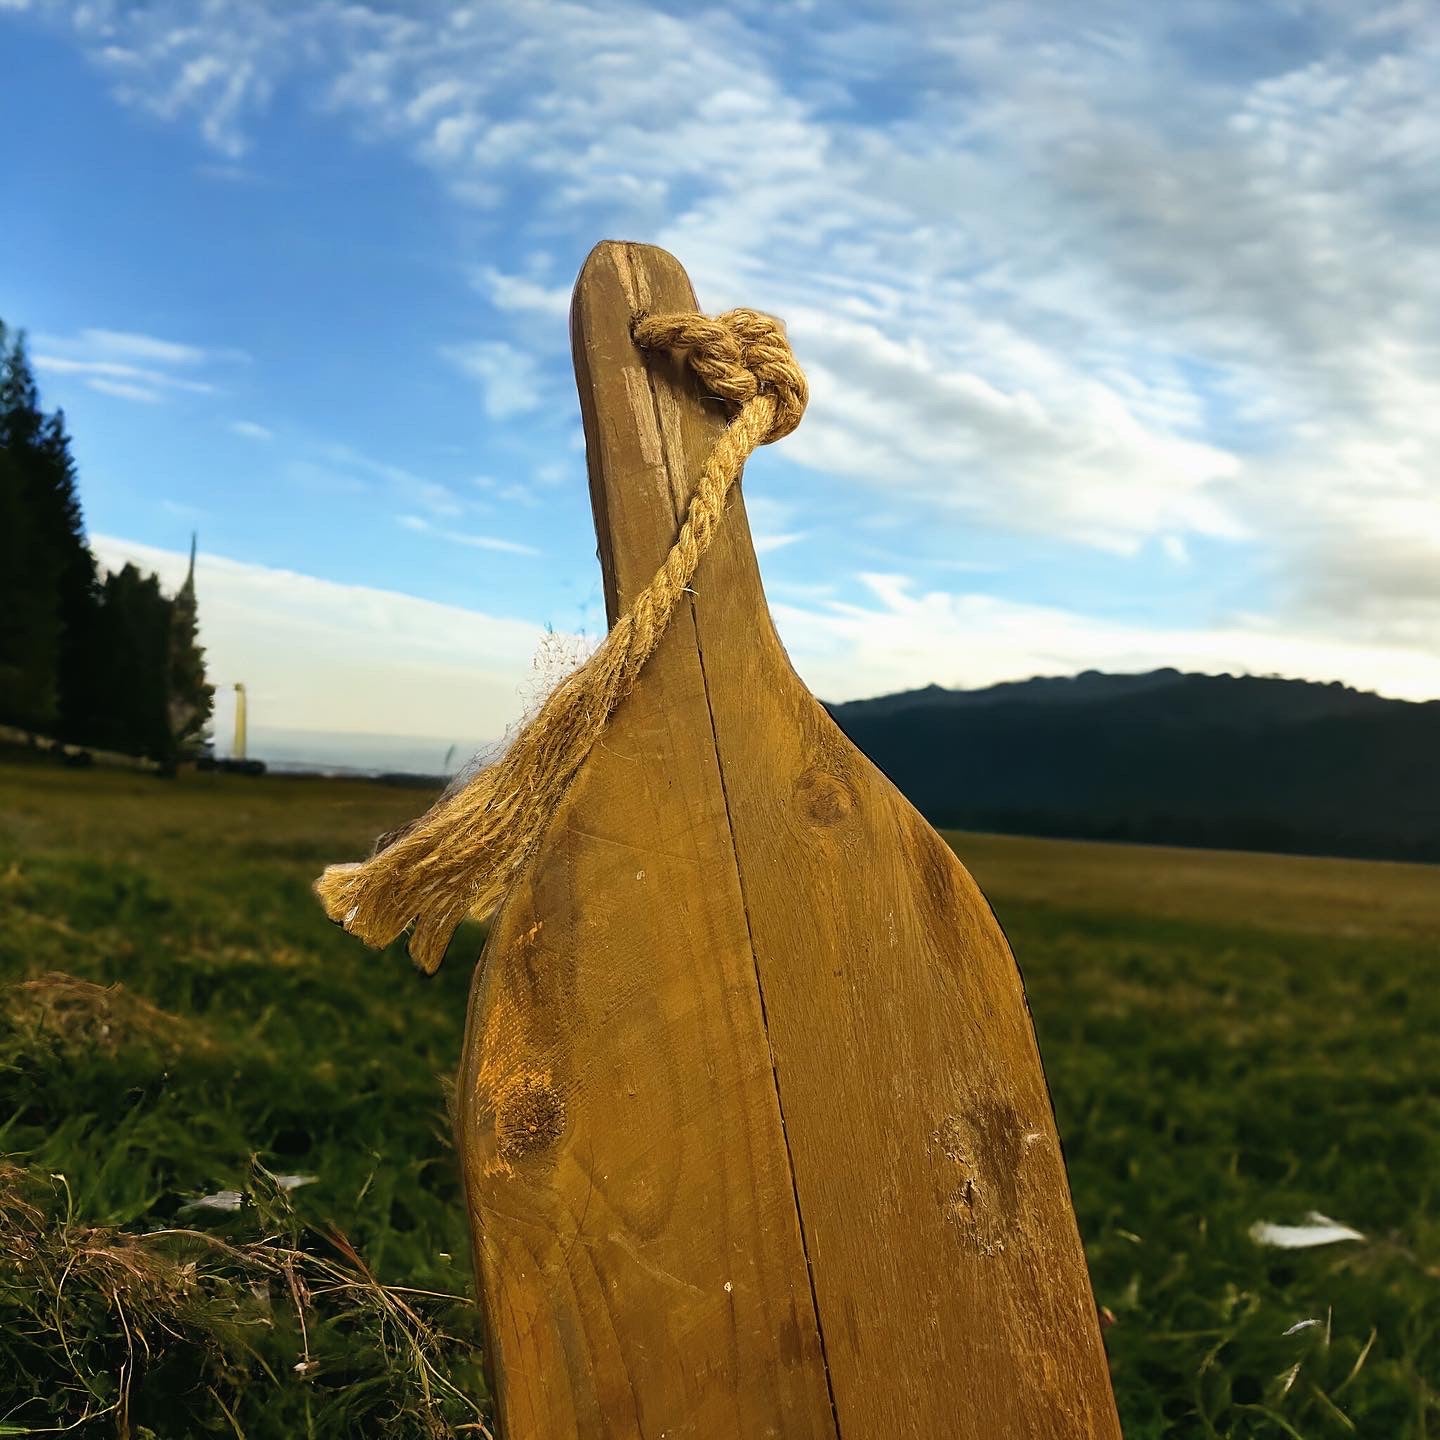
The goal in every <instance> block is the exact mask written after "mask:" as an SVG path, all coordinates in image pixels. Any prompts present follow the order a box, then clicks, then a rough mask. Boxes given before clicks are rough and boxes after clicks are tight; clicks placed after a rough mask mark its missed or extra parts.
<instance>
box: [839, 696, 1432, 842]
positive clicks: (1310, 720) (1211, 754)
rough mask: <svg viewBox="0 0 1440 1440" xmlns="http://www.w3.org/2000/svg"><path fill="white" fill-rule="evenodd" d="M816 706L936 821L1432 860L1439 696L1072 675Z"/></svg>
mask: <svg viewBox="0 0 1440 1440" xmlns="http://www.w3.org/2000/svg"><path fill="white" fill-rule="evenodd" d="M829 709H830V712H831V714H832V715H834V717H835V719H836V721H837V722H838V723H839V725H840V727H841V728H842V729H843V730H844V731H845V733H846V734H847V735H849V736H850V738H851V739H852V740H854V742H855V743H856V744H857V745H858V746H859V747H860V748H861V749H862V750H864V751H865V753H866V754H867V755H869V756H870V757H871V759H873V760H874V761H875V763H876V764H877V765H879V766H880V768H881V769H882V770H884V771H885V773H886V774H887V775H889V776H890V778H891V779H892V780H893V781H894V782H895V784H896V785H898V786H899V787H900V789H901V790H903V791H904V792H905V794H906V795H907V796H908V797H909V798H910V800H911V802H912V803H913V804H914V805H915V806H916V807H917V808H918V809H919V810H920V811H921V812H922V813H924V814H925V816H926V817H927V818H928V819H930V820H931V821H932V822H933V823H934V824H937V825H942V826H947V825H948V826H956V827H961V828H968V829H977V830H998V831H1008V832H1013V833H1017V834H1031V835H1063V836H1082V837H1091V838H1097V839H1113V840H1137V841H1147V842H1151V843H1157V844H1172V845H1207V846H1215V847H1219V848H1226V849H1247V850H1281V851H1294V852H1297V853H1303V854H1322V855H1355V856H1373V857H1388V858H1393V859H1406V860H1432V861H1433V860H1440V701H1430V702H1427V703H1424V704H1416V703H1412V702H1409V701H1403V700H1387V699H1385V698H1383V697H1382V696H1379V695H1372V694H1368V693H1366V692H1363V691H1358V690H1352V689H1349V688H1348V687H1347V686H1344V685H1341V684H1338V683H1335V684H1330V685H1320V684H1315V683H1312V682H1310V681H1306V680H1280V679H1269V678H1262V677H1256V676H1233V675H1187V674H1183V673H1182V672H1180V671H1178V670H1156V671H1153V672H1151V673H1148V674H1143V675H1107V674H1102V673H1100V672H1099V671H1095V670H1088V671H1086V672H1085V673H1084V674H1081V675H1076V676H1073V677H1066V678H1049V677H1040V678H1036V679H1033V680H1020V681H1014V682H1010V683H1007V684H1003V685H992V686H989V687H987V688H986V689H983V690H946V689H943V688H941V687H940V686H938V685H931V686H928V687H927V688H926V689H924V690H912V691H908V692H906V693H904V694H900V695H885V696H881V697H880V698H878V699H875V700H857V701H852V702H851V703H849V704H844V705H832V706H830V707H829Z"/></svg>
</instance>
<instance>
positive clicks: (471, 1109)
mask: <svg viewBox="0 0 1440 1440" xmlns="http://www.w3.org/2000/svg"><path fill="white" fill-rule="evenodd" d="M694 303H695V302H694V296H693V294H692V293H691V291H690V287H689V283H688V281H686V280H685V277H684V274H683V272H681V271H680V270H679V268H678V267H677V266H674V265H671V266H670V267H668V268H666V269H664V270H660V271H658V272H657V271H654V270H652V269H650V268H648V267H644V266H641V267H632V266H631V265H630V264H629V262H628V257H627V252H626V251H625V250H624V249H623V248H615V249H607V250H604V251H600V252H597V253H596V254H595V255H594V256H592V258H591V260H590V262H589V264H588V265H587V267H586V271H585V274H584V276H583V277H582V280H581V283H580V285H579V286H578V287H577V291H576V296H575V304H574V310H573V313H572V326H573V329H574V336H575V350H576V356H577V362H578V364H579V366H580V369H581V396H582V409H583V412H584V419H585V430H586V440H587V445H588V448H589V454H590V465H591V476H592V492H593V498H594V502H595V514H596V528H597V531H598V533H599V537H600V548H601V553H602V555H603V556H604V557H605V566H604V568H605V579H606V594H607V599H608V602H609V604H610V607H611V613H612V615H613V614H614V613H615V608H616V607H617V606H620V605H623V604H625V603H626V600H627V598H628V597H629V596H630V595H632V594H633V593H634V592H635V590H637V589H638V588H639V587H640V586H642V585H644V584H645V582H646V581H648V580H649V579H650V576H651V575H652V574H653V573H654V570H655V568H656V567H657V566H658V565H659V563H660V561H661V560H662V559H663V557H664V554H665V551H666V549H667V548H668V547H669V545H670V543H671V542H672V540H673V538H674V535H675V532H676V529H677V528H678V525H677V521H676V516H675V499H674V497H675V496H676V495H678V494H681V493H683V492H684V490H685V486H686V476H687V474H688V473H689V471H688V469H687V465H688V461H689V457H688V456H687V455H686V454H685V453H683V452H677V451H676V450H675V448H674V434H673V429H674V427H673V422H672V420H671V419H669V418H665V416H666V415H667V413H668V412H669V411H673V410H674V409H675V408H676V407H677V404H678V401H677V398H676V396H677V395H678V394H679V393H680V392H679V391H678V388H677V389H675V392H674V393H671V388H670V387H667V386H666V385H665V384H663V383H659V382H652V370H651V368H650V367H649V366H648V365H647V364H646V361H645V359H644V357H643V356H641V355H640V354H639V353H638V352H637V351H635V349H634V347H633V346H632V345H631V343H630V334H629V331H630V316H631V312H632V310H633V309H635V308H637V307H640V306H649V307H651V308H665V309H688V308H693V307H694ZM687 403H691V404H693V402H690V401H688V397H687ZM694 418H695V420H696V422H697V423H698V425H699V426H700V427H701V428H702V429H704V430H705V432H706V433H707V434H711V435H713V433H714V431H715V428H716V427H718V426H719V425H721V424H723V417H722V416H720V415H719V414H718V413H716V414H714V415H706V414H704V413H702V412H701V410H700V408H699V407H698V406H696V407H695V417H694ZM458 1120H459V1132H458V1133H459V1141H460V1147H461V1153H462V1162H463V1166H464V1172H465V1178H466V1187H467V1194H468V1200H469V1205H470V1211H471V1217H472V1222H473V1230H474V1240H475V1252H476V1260H477V1271H478V1276H479V1281H480V1287H481V1293H482V1299H483V1304H484V1310H485V1315H486V1325H487V1330H488V1333H489V1356H490V1363H491V1365H492V1368H493V1371H494V1374H495V1383H494V1389H495V1392H496V1395H497V1397H498V1402H499V1412H500V1415H499V1418H500V1423H501V1426H502V1431H503V1434H504V1435H505V1436H506V1437H507V1440H565V1437H569V1436H585V1437H591V1436H595V1437H600V1436H603V1437H612V1436H614V1437H621V1436H623V1437H631V1436H647V1437H658V1436H661V1435H667V1436H712V1435H713V1436H720V1435H727V1436H746V1437H749V1436H784V1437H790V1436H796V1437H822V1436H825V1437H832V1440H833V1437H834V1435H835V1425H834V1416H833V1412H832V1409H831V1405H830V1398H829V1395H828V1392H827V1390H826V1385H825V1372H824V1365H823V1361H822V1357H821V1354H820V1345H819V1332H818V1327H817V1325H816V1321H815V1315H814V1309H813V1303H812V1298H811V1290H810V1281H809V1275H808V1272H807V1269H806V1265H805V1257H804V1251H803V1248H802V1245H801V1239H800V1231H799V1223H798V1217H797V1214H796V1207H795V1196H794V1187H793V1183H792V1180H791V1176H790V1171H789V1165H788V1161H787V1158H786V1151H785V1142H784V1136H783V1134H782V1133H781V1128H780V1113H779V1105H778V1102H777V1099H776V1093H775V1080H774V1074H773V1070H772V1068H771V1062H770V1053H769V1047H768V1044H767V1042H766V1039H765V1028H764V1023H763V1019H762V1016H761V1014H760V1004H759V993H758V988H757V985H756V980H755V964H754V958H753V954H752V950H751V946H750V941H749V935H748V932H747V930H746V925H745V914H744V907H743V904H742V902H741V897H740V885H739V876H738V873H737V870H736V864H735V853H734V847H733V845H732V843H731V840H730V834H729V827H728V824H727V822H726V817H725V802H724V796H723V793H722V791H721V786H720V771H719V765H718V762H717V759H716V754H715V744H714V737H713V732H712V729H711V725H710V718H709V709H708V705H707V701H706V695H705V687H704V680H703V676H702V674H701V670H700V661H699V654H698V649H697V646H696V640H695V627H694V619H693V615H692V614H691V613H690V611H689V609H688V608H687V609H685V610H683V611H682V612H681V613H680V614H679V615H677V617H676V619H675V621H674V623H673V624H672V627H671V629H670V631H669V633H668V634H667V635H666V637H665V639H664V641H663V642H662V644H661V647H660V649H659V651H658V652H657V653H656V654H655V656H654V657H653V659H652V660H651V662H650V664H649V666H647V668H646V671H645V674H644V676H643V677H642V679H641V682H640V685H639V688H638V689H637V691H636V692H635V693H634V695H632V696H631V698H630V699H629V700H628V701H627V702H626V704H625V705H624V706H623V707H622V709H621V710H620V711H619V713H617V715H616V716H615V717H614V720H613V722H612V724H611V726H610V728H609V729H608V731H607V732H606V735H605V737H604V739H603V741H602V742H601V744H600V745H599V746H598V747H597V749H596V751H595V752H594V754H593V755H592V757H591V759H590V761H589V762H588V763H587V765H586V767H585V770H584V772H583V774H582V775H581V777H580V779H579V780H578V781H577V782H576V784H575V786H574V787H573V788H572V790H571V792H570V794H569V796H568V797H567V799H566V802H565V804H564V805H563V807H562V808H561V810H560V812H559V813H558V814H557V815H556V817H555V820H554V822H553V824H552V826H551V828H550V830H549V832H548V834H547V836H546V838H545V841H544V843H543V845H542V847H541V849H540V851H539V853H538V854H537V856H536V857H535V859H534V861H533V862H532V864H531V865H530V866H529V867H528V869H527V871H526V873H525V875H524V876H523V878H522V880H521V882H520V883H519V884H518V885H517V887H516V889H515V890H514V892H513V893H512V894H511V895H510V896H509V897H508V899H507V901H506V903H505V905H504V907H503V909H502V911H501V913H500V914H499V915H498V916H497V918H496V920H495V921H494V923H493V925H492V928H491V933H490V938H489V941H488V943H487V946H486V951H485V955H484V957H483V958H482V964H481V967H480V969H479V971H478V972H477V979H476V983H475V986H474V989H473V991H472V996H471V1010H470V1018H469V1024H468V1028H467V1040H466V1049H465V1055H464V1058H463V1061H462V1065H461V1071H460V1082H459V1090H458Z"/></svg>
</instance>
